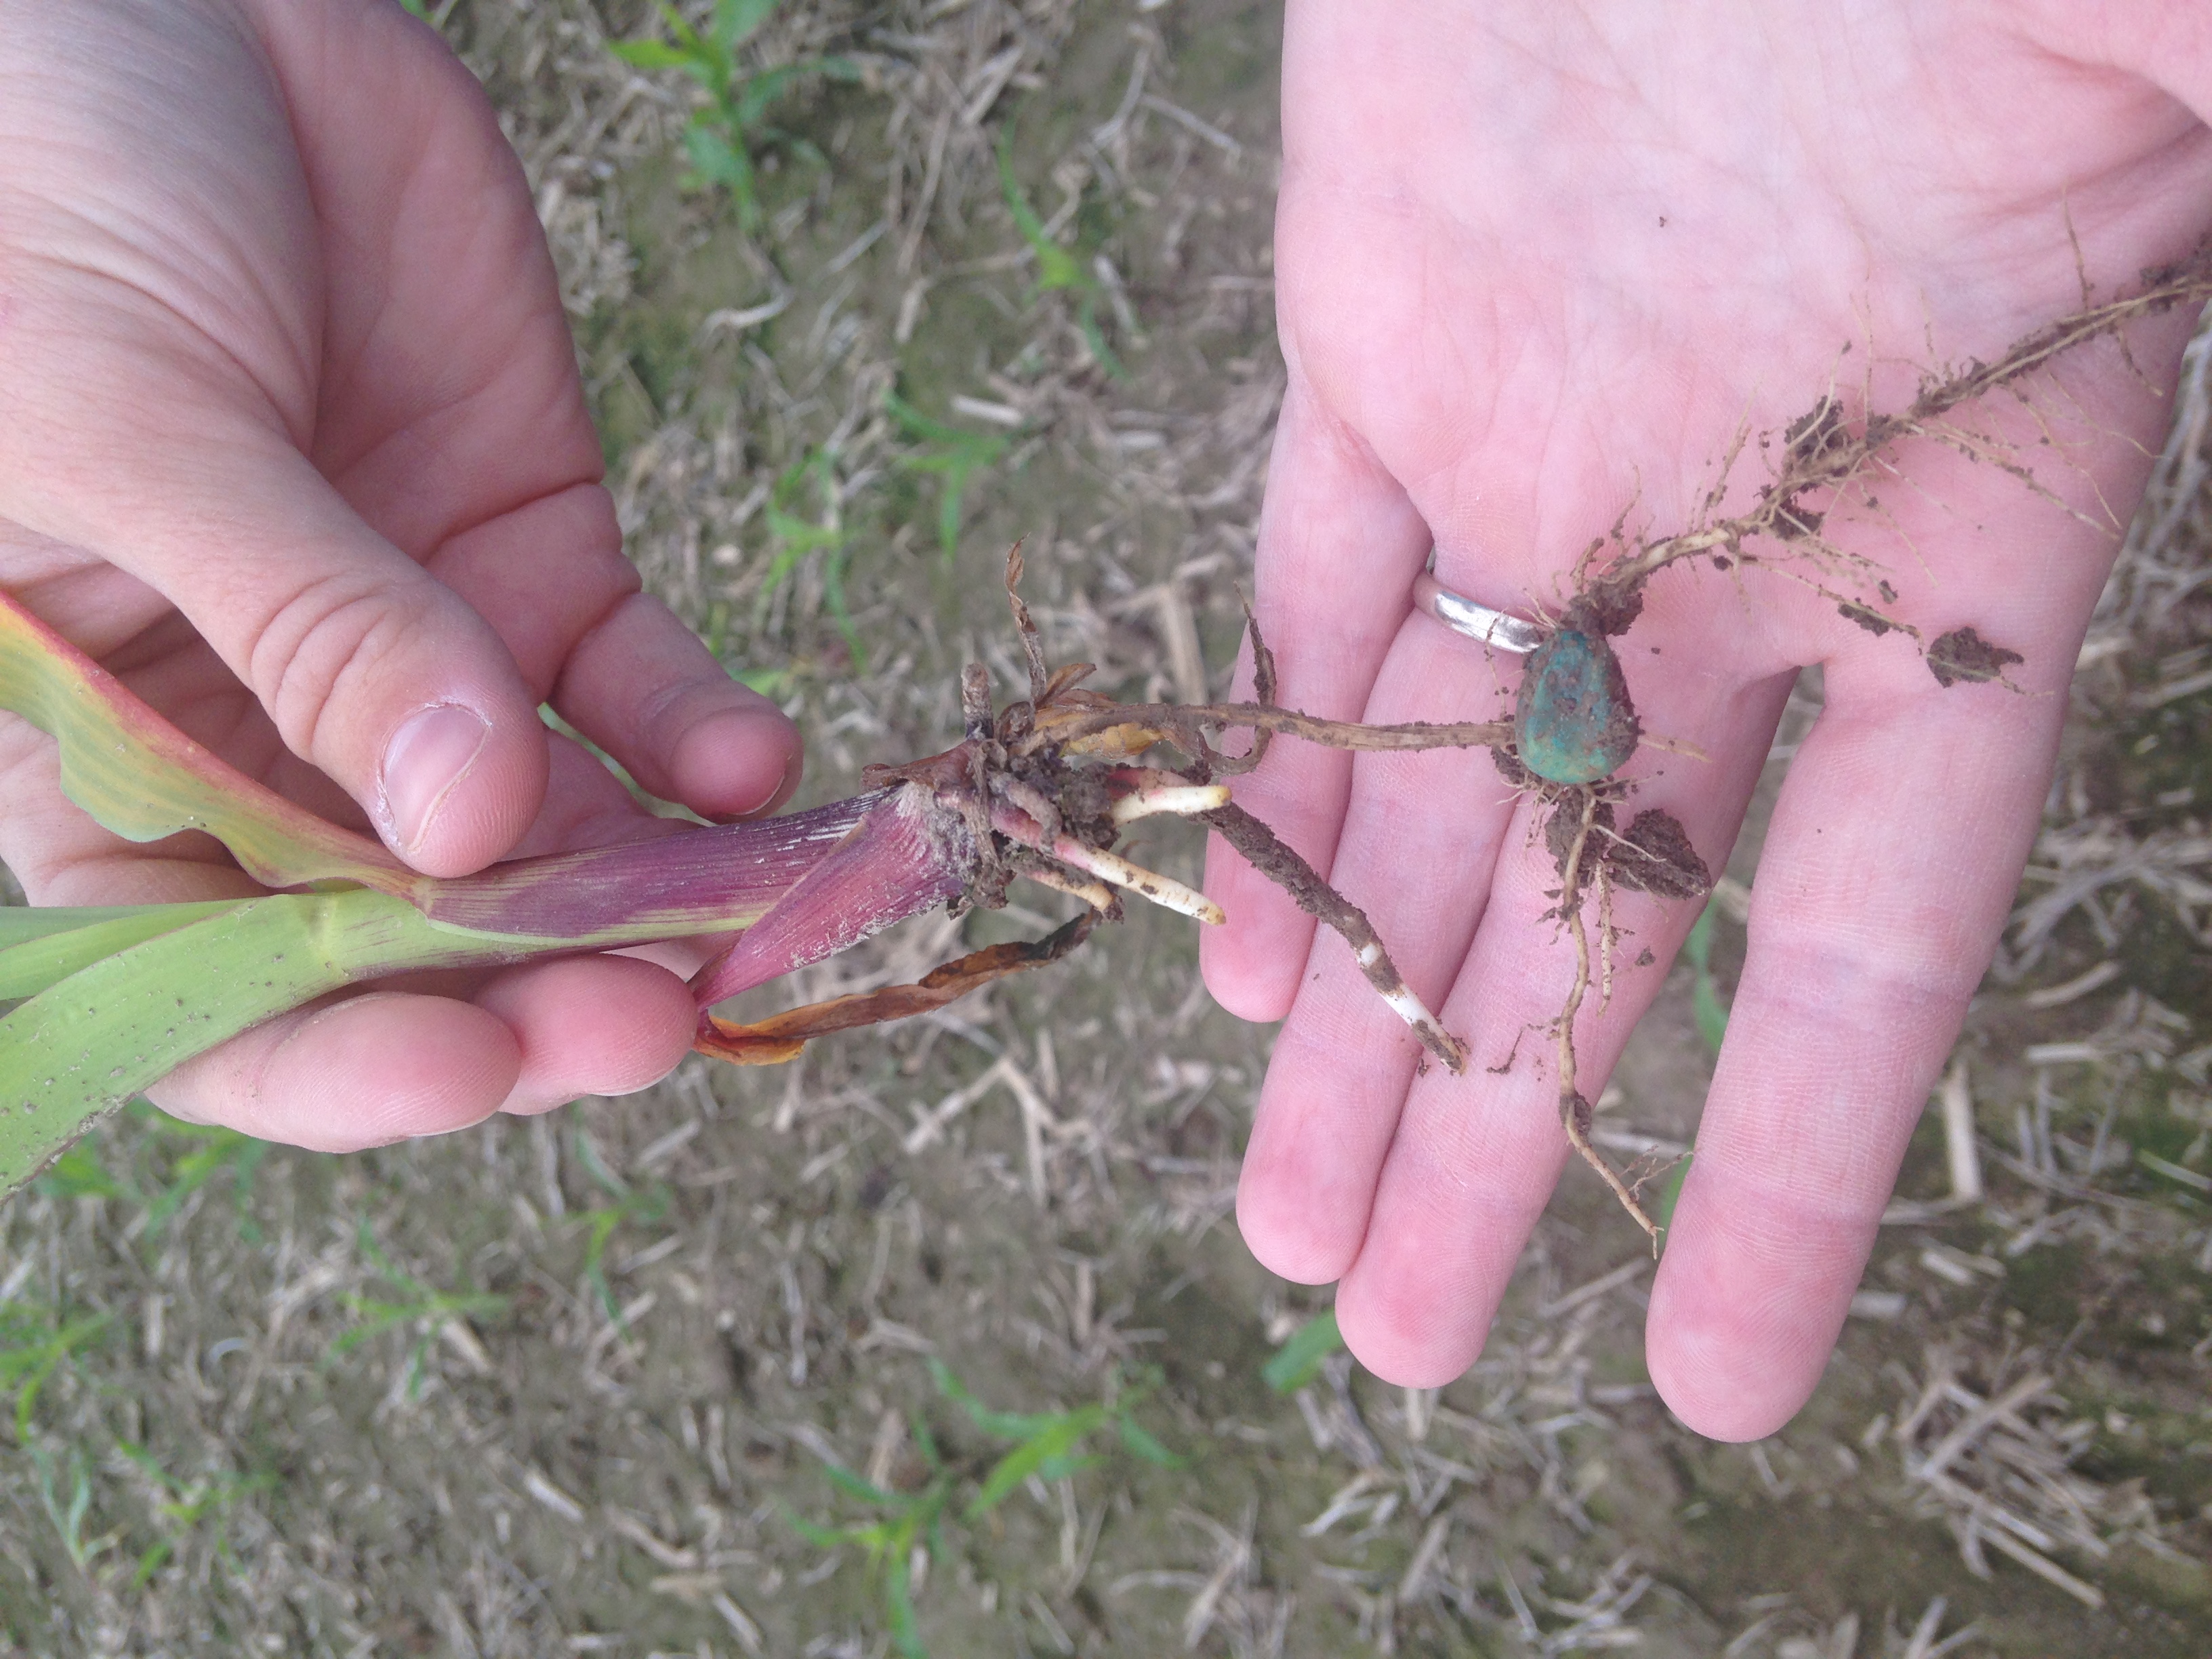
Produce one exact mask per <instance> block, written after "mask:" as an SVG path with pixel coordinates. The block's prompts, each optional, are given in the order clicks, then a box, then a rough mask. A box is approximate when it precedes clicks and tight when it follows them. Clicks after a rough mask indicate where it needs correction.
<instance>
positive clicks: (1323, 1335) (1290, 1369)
mask: <svg viewBox="0 0 2212 1659" xmlns="http://www.w3.org/2000/svg"><path fill="white" fill-rule="evenodd" d="M1343 1346H1344V1333H1343V1332H1341V1331H1340V1330H1338V1329H1337V1328H1336V1310H1335V1309H1334V1308H1325V1309H1323V1310H1322V1311H1321V1312H1319V1313H1317V1314H1316V1315H1315V1316H1313V1317H1312V1318H1311V1319H1309V1320H1308V1321H1306V1322H1305V1323H1304V1324H1303V1325H1301V1326H1299V1327H1298V1328H1297V1330H1295V1331H1293V1332H1292V1333H1291V1340H1289V1341H1287V1342H1285V1343H1284V1344H1283V1346H1281V1347H1279V1348H1278V1349H1276V1350H1275V1352H1274V1356H1273V1358H1271V1359H1269V1360H1268V1361H1267V1364H1264V1365H1262V1366H1261V1367H1260V1376H1261V1380H1262V1381H1263V1382H1265V1383H1267V1386H1268V1387H1269V1388H1270V1389H1273V1390H1274V1391H1275V1392H1276V1393H1277V1394H1296V1393H1297V1391H1298V1390H1299V1389H1303V1388H1304V1387H1305V1386H1306V1385H1307V1384H1308V1383H1311V1382H1312V1381H1313V1380H1314V1378H1316V1376H1320V1375H1321V1368H1322V1361H1324V1360H1326V1359H1327V1358H1328V1357H1329V1356H1330V1355H1331V1354H1333V1353H1335V1352H1339V1351H1340V1350H1341V1349H1342V1348H1343Z"/></svg>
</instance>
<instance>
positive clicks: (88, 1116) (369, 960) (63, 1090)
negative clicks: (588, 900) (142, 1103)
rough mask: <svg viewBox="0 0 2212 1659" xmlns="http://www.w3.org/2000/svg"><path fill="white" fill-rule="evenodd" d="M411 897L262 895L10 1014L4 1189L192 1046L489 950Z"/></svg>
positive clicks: (3, 1055) (2, 1126) (3, 1084)
mask: <svg viewBox="0 0 2212 1659" xmlns="http://www.w3.org/2000/svg"><path fill="white" fill-rule="evenodd" d="M482 956H483V947H482V946H481V945H477V946H476V947H475V948H473V949H472V948H471V945H470V944H469V942H468V941H467V940H466V939H464V938H461V937H459V936H456V935H453V934H449V933H441V931H440V930H438V929H436V928H434V927H432V926H431V925H430V923H429V922H428V921H425V920H424V919H423V917H422V914H421V913H420V912H419V911H417V910H416V908H414V907H413V906H412V905H410V904H409V903H408V902H406V901H405V900H404V899H398V898H393V897H391V896H389V895H386V894H383V893H374V892H370V891H368V890H362V889H356V890H352V891H349V892H341V893H313V894H280V895H276V896H272V897H269V898H263V899H253V900H251V901H248V902H245V903H241V904H238V905H235V906H232V907H229V908H226V909H224V910H223V911H222V913H221V914H220V915H211V916H208V917H205V918H204V919H203V920H201V921H196V922H191V923H188V924H187V925H186V926H185V927H179V928H175V929H173V930H172V931H170V932H168V933H163V934H161V935H160V936H159V937H157V938H155V939H147V940H145V941H144V942H143V943H141V944H138V945H133V946H131V948H129V949H128V950H125V951H117V952H116V953H115V954H113V955H112V956H108V957H103V958H101V959H100V961H98V962H95V963H93V964H92V965H91V966H89V967H87V968H84V969H80V970H78V971H77V972H76V973H75V974H72V975H70V976H69V977H68V978H67V979H64V980H62V981H59V982H58V983H57V984H55V985H52V986H51V987H48V988H47V989H46V990H44V991H41V992H40V993H39V994H38V995H36V996H34V997H33V998H31V999H30V1000H28V1001H27V1002H23V1003H20V1004H18V1005H17V1006H15V1008H14V1009H13V1010H12V1011H11V1012H9V1014H8V1015H7V1016H6V1018H0V1104H7V1105H9V1108H10V1109H9V1111H8V1112H7V1113H6V1115H4V1116H0V1192H8V1191H13V1190H14V1189H15V1188H17V1187H20V1186H21V1185H22V1183H23V1182H25V1181H27V1180H28V1179H29V1178H30V1177H31V1176H33V1175H34V1174H36V1173H37V1172H38V1170H40V1167H41V1166H42V1165H44V1164H46V1161H47V1160H48V1159H49V1158H52V1157H53V1156H54V1154H55V1153H57V1152H60V1151H61V1150H62V1148H63V1147H64V1146H67V1145H68V1144H69V1143H70V1141H72V1140H74V1139H76V1137H77V1136H78V1135H79V1134H81V1133H83V1131H84V1130H85V1129H86V1128H87V1127H89V1126H90V1125H91V1124H92V1123H93V1122H94V1121H96V1120H97V1119H99V1118H100V1117H102V1116H104V1115H106V1114H107V1113H108V1112H110V1111H112V1110H113V1109H115V1108H116V1107H117V1106H118V1105H120V1104H121V1103H123V1102H124V1101H125V1100H126V1099H128V1098H129V1097H131V1096H132V1095H135V1094H137V1093H138V1092H140V1091H142V1090H143V1089H145V1088H147V1087H148V1086H149V1085H152V1084H153V1083H155V1082H156V1081H158V1080H159V1079H161V1078H163V1077H165V1076H167V1074H168V1073H170V1072H172V1071H173V1070H174V1069H175V1068H176V1067H177V1066H179V1065H181V1064H182V1063H183V1062H184V1061H185V1060H189V1059H191V1057H192V1056H193V1055H194V1054H202V1053H204V1052H205V1051H206V1050H207V1049H209V1048H213V1047H214V1046H215V1045H216V1043H218V1042H224V1041H226V1040H227V1039H228V1038H230V1037H233V1036H236V1035H237V1034H238V1033H239V1032H240V1031H242V1030H246V1027H248V1026H249V1025H254V1024H258V1023H259V1022H261V1021H262V1020H264V1019H267V1018H270V1017H271V1016H273V1015H276V1014H281V1013H283V1012H286V1011H288V1010H289V1009H292V1008H296V1007H298V1006H300V1005H301V1003H303V1002H307V1001H311V1000H313V999H314V998H316V997H318V996H320V995H322V994H325V993H326V992H330V991H335V990H337V989H339V988H341V987H343V986H346V985H349V984H350V983H352V982H354V981H356V980H360V979H365V978H368V977H370V976H371V975H375V974H378V973H383V972H391V971H395V970H397V969H401V968H427V967H431V966H445V965H459V963H464V962H466V961H469V960H471V958H472V957H474V958H481V957H482Z"/></svg>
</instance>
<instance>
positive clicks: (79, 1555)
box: [24, 1440, 119, 1572]
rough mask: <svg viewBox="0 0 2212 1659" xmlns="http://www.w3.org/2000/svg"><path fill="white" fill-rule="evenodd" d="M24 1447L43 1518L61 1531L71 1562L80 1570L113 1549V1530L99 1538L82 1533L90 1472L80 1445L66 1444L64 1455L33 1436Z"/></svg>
mask: <svg viewBox="0 0 2212 1659" xmlns="http://www.w3.org/2000/svg"><path fill="white" fill-rule="evenodd" d="M24 1450H25V1451H26V1452H27V1453H28V1454H29V1455H30V1459H31V1467H32V1468H33V1469H34V1470H35V1471H37V1474H38V1477H39V1502H40V1505H41V1506H42V1507H43V1508H44V1509H45V1510H46V1518H47V1519H48V1520H49V1521H51V1522H53V1523H54V1531H55V1532H56V1533H58V1534H60V1536H61V1541H62V1548H63V1549H64V1551H66V1552H67V1553H68V1554H69V1559H70V1565H72V1566H74V1567H75V1568H76V1570H77V1571H79V1572H82V1571H85V1570H86V1569H87V1568H88V1567H89V1566H90V1565H92V1563H93V1562H94V1559H97V1558H98V1557H99V1556H100V1555H101V1554H102V1553H105V1552H106V1551H107V1550H109V1549H112V1547H114V1544H115V1541H116V1538H117V1537H118V1535H119V1534H117V1533H113V1532H109V1533H104V1534H101V1535H100V1537H98V1538H87V1537H86V1536H85V1535H84V1523H85V1520H86V1518H87V1517H88V1516H89V1515H90V1514H91V1513H92V1474H91V1471H90V1470H89V1468H88V1467H87V1466H86V1463H85V1457H84V1451H83V1449H82V1447H79V1446H75V1445H71V1446H70V1447H68V1448H67V1456H66V1458H65V1459H64V1457H62V1456H59V1455H57V1454H56V1452H55V1450H54V1449H53V1448H52V1447H51V1446H48V1445H46V1444H44V1443H41V1442H40V1441H36V1440H33V1441H31V1442H29V1443H27V1444H26V1445H25V1447H24ZM64 1463H66V1466H67V1467H66V1469H64Z"/></svg>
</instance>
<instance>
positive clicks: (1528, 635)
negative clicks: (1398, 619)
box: [1413, 570, 1544, 656]
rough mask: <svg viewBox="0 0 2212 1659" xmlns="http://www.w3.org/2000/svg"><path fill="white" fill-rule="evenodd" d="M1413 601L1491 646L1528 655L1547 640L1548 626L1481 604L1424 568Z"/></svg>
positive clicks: (1449, 625)
mask: <svg viewBox="0 0 2212 1659" xmlns="http://www.w3.org/2000/svg"><path fill="white" fill-rule="evenodd" d="M1413 603H1414V604H1415V605H1419V607H1420V608H1421V609H1422V610H1424V611H1427V612H1428V613H1429V615H1431V617H1435V618H1436V619H1437V621H1438V622H1440V623H1443V625H1444V626H1445V627H1446V628H1449V629H1451V631H1452V632H1453V633H1455V634H1464V635H1467V636H1468V638H1469V639H1471V640H1475V641H1480V643H1482V644H1484V645H1486V646H1489V647H1492V649H1494V650H1498V651H1511V652H1514V653H1517V654H1520V655H1522V656H1525V655H1527V654H1528V653H1529V652H1531V651H1534V649H1535V648H1536V647H1538V646H1540V645H1541V644H1543V642H1544V630H1543V629H1541V628H1539V627H1538V626H1537V625H1536V624H1535V623H1532V622H1529V621H1528V620H1527V619H1526V618H1524V617H1516V616H1514V615H1512V614H1510V612H1508V611H1492V609H1491V608H1490V607H1489V606H1488V605H1477V604H1476V603H1475V602H1474V600H1473V599H1469V598H1468V597H1467V595H1466V594H1464V593H1455V592H1452V591H1451V589H1449V587H1446V586H1443V585H1442V584H1441V583H1439V582H1438V581H1437V579H1436V577H1435V576H1433V575H1432V574H1430V573H1429V572H1428V571H1425V570H1424V571H1423V572H1421V574H1419V575H1418V576H1416V577H1414V578H1413Z"/></svg>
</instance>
